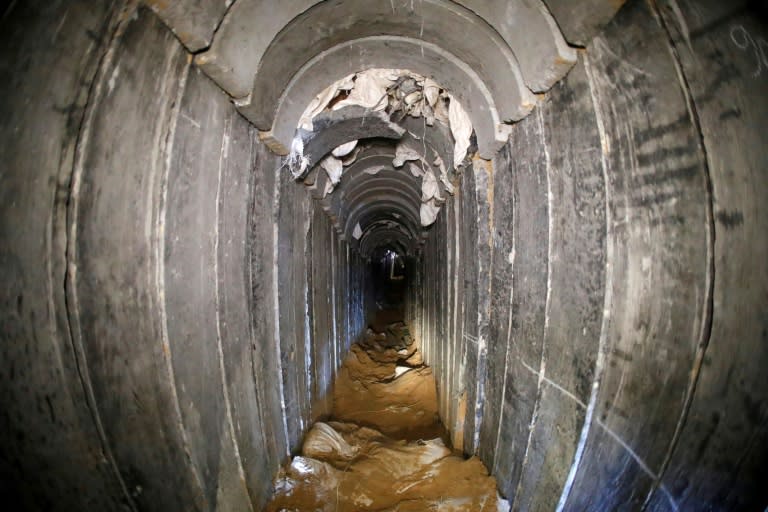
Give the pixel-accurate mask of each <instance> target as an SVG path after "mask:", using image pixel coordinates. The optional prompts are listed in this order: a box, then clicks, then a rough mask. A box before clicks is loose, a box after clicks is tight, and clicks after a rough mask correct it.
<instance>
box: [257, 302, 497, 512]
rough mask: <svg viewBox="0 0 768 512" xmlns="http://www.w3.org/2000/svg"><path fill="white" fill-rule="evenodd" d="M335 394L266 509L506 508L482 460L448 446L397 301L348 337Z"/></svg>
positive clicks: (428, 378)
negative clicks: (355, 337) (358, 337)
mask: <svg viewBox="0 0 768 512" xmlns="http://www.w3.org/2000/svg"><path fill="white" fill-rule="evenodd" d="M333 399H334V404H333V412H332V414H331V418H330V420H329V421H327V422H317V423H315V424H314V426H313V427H312V429H311V430H310V431H309V432H308V433H307V435H306V436H305V438H304V443H303V446H302V449H301V455H299V456H296V457H294V458H293V461H292V462H291V463H290V464H289V465H288V466H286V467H284V468H283V469H282V470H281V471H280V473H279V475H278V477H277V479H276V481H275V494H274V496H273V498H272V500H271V502H270V504H269V505H268V507H267V510H268V511H269V512H281V511H297V512H298V511H323V512H325V511H333V512H336V511H339V512H346V511H349V512H352V511H373V510H376V511H392V512H395V511H397V512H410V511H413V512H416V511H428V510H438V511H487V512H496V511H507V510H509V505H508V504H507V502H506V501H505V500H502V499H500V498H499V497H498V494H497V491H496V480H495V479H494V478H493V477H491V476H489V475H488V471H487V470H486V468H485V466H484V465H483V463H482V462H481V461H480V460H479V459H478V458H477V457H471V458H469V459H465V457H464V456H463V455H462V454H461V453H455V452H453V451H452V450H451V447H450V444H449V443H450V441H449V436H448V433H447V432H446V430H445V428H444V427H443V426H442V424H441V423H440V420H439V417H438V412H437V389H436V385H435V379H434V376H433V374H432V369H431V368H430V367H429V366H427V365H425V364H424V362H423V360H422V357H421V353H420V352H419V350H418V348H417V347H416V344H415V342H414V341H413V339H412V338H411V336H410V334H409V331H408V328H407V326H406V325H405V324H404V323H403V321H402V316H401V315H400V314H399V311H398V310H380V311H379V312H378V314H377V317H376V320H375V321H374V322H373V324H372V325H371V328H369V329H368V331H367V333H366V335H365V337H364V339H363V340H362V341H360V342H359V343H357V344H355V345H353V346H352V349H351V351H350V353H349V355H348V356H347V358H346V360H345V362H344V364H343V366H342V367H341V369H340V370H339V373H338V376H337V378H336V382H335V386H334V394H333Z"/></svg>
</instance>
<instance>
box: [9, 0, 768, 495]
mask: <svg viewBox="0 0 768 512" xmlns="http://www.w3.org/2000/svg"><path fill="white" fill-rule="evenodd" d="M190 1H192V0H190ZM547 4H548V5H550V4H551V5H550V8H551V11H552V13H553V14H555V17H556V18H557V12H558V10H557V9H558V8H556V7H555V6H556V5H559V4H558V3H557V2H555V1H554V0H549V1H548V2H547ZM235 5H237V4H235ZM174 12H175V11H173V10H165V11H162V10H161V16H164V19H166V22H167V21H168V19H170V18H172V17H173V15H174ZM195 12H203V11H195ZM229 12H230V13H232V12H234V8H232V9H230V11H229ZM201 16H202V15H201ZM213 16H224V12H223V10H221V9H218V10H215V14H213ZM203 17H205V16H203ZM558 22H559V23H561V25H562V22H561V21H560V19H558ZM577 22H578V20H574V23H573V24H572V26H571V27H570V28H568V29H564V30H566V35H567V36H568V33H569V32H570V31H571V30H573V33H574V34H581V35H575V36H568V38H569V39H570V38H571V37H578V38H580V40H582V39H583V37H587V36H584V35H583V34H585V33H586V34H587V35H588V37H587V39H583V41H584V42H587V43H588V44H587V47H586V50H585V51H584V52H581V54H580V58H579V62H578V63H577V65H576V67H575V68H574V69H573V70H572V71H571V72H570V74H568V76H567V77H566V79H565V80H563V81H561V82H559V83H558V84H557V85H555V86H554V87H553V89H552V90H551V91H550V92H549V93H548V95H547V97H546V98H545V99H544V100H543V101H542V102H541V103H540V104H539V105H538V106H537V108H536V109H535V110H534V113H533V114H532V115H531V116H529V117H528V118H526V119H525V120H523V121H521V122H520V123H518V124H516V125H514V126H513V127H512V131H511V136H510V139H509V143H508V144H507V145H505V147H504V148H503V149H502V150H501V152H500V153H499V154H498V155H497V156H496V157H495V159H494V161H493V163H492V164H491V163H489V162H486V161H483V160H479V159H478V160H474V161H473V168H472V169H467V170H465V171H464V176H463V179H462V181H461V184H460V189H459V190H458V192H457V195H456V197H455V198H454V199H453V200H451V201H449V202H448V203H447V204H446V205H445V206H444V207H443V210H442V211H441V213H440V215H439V216H438V221H437V222H436V224H435V225H434V226H433V227H432V228H431V229H430V230H429V233H428V238H427V240H426V242H425V244H424V246H423V248H422V250H421V258H420V261H419V262H413V263H416V264H419V265H421V268H420V271H418V272H416V275H414V276H412V277H413V278H412V279H411V278H409V281H410V282H412V283H414V286H413V287H412V288H411V289H410V292H409V293H410V300H409V317H410V318H411V320H412V322H413V323H414V327H415V333H416V335H417V337H418V338H419V341H420V342H421V344H422V347H423V348H424V351H425V355H426V357H427V358H428V359H429V361H430V363H431V364H432V365H433V366H434V367H435V371H436V375H437V377H438V380H439V391H440V408H441V415H442V417H443V419H444V421H445V423H446V425H447V426H448V427H449V429H451V431H452V434H453V438H454V443H455V445H457V446H460V447H462V448H463V450H464V451H465V452H466V453H478V454H479V455H480V456H481V457H482V458H483V460H484V461H485V463H486V464H487V466H488V467H489V469H491V470H492V472H493V473H494V475H495V476H496V477H497V479H498V481H499V484H500V490H501V491H502V493H503V494H504V495H505V496H506V497H508V498H510V499H512V500H514V507H515V509H517V510H529V509H543V510H550V509H556V508H561V509H563V510H585V509H587V510H589V509H606V510H609V509H629V510H639V509H643V508H645V509H646V510H699V509H709V508H711V509H715V510H743V509H761V508H764V507H765V506H766V503H768V491H766V490H765V489H764V488H763V485H762V484H763V482H765V481H766V472H765V469H764V460H765V456H766V453H767V452H768V429H767V427H766V426H767V425H768V384H766V382H765V372H764V368H765V367H766V364H768V348H766V347H768V343H767V342H768V339H766V332H767V331H766V330H767V329H768V326H766V315H765V312H766V311H767V310H768V275H767V274H766V266H765V264H764V261H763V260H764V258H763V257H762V256H763V255H764V254H765V253H766V252H767V251H768V247H767V245H768V236H767V235H766V233H768V213H767V212H766V206H765V201H763V198H764V197H765V195H766V192H767V191H768V174H767V173H766V168H768V161H767V160H768V153H766V151H765V150H764V149H763V139H764V131H765V124H766V121H765V120H766V119H768V100H767V99H766V97H765V94H764V91H765V90H766V87H765V80H766V77H767V76H768V61H766V60H765V50H766V47H765V40H766V35H767V34H768V31H766V27H765V25H764V24H762V23H761V22H759V21H758V19H757V18H756V17H755V16H754V14H753V13H752V12H751V11H749V10H748V9H746V7H744V6H743V5H733V4H729V5H728V6H724V5H722V4H721V2H715V1H711V2H701V1H700V2H689V1H678V2H660V3H659V5H658V7H656V5H655V4H654V5H653V6H649V4H646V3H643V2H641V1H632V2H629V3H628V4H627V5H625V6H624V8H623V9H622V10H621V11H620V12H619V14H618V16H617V17H616V18H615V19H614V20H613V21H612V22H611V23H610V24H608V25H607V26H606V27H605V29H604V30H603V31H602V32H601V33H600V34H599V35H598V36H597V37H596V38H595V39H592V35H594V30H596V28H595V27H596V26H597V25H602V23H599V24H597V25H595V24H591V25H590V26H586V25H585V24H584V23H582V24H581V25H579V23H577ZM0 23H1V24H2V27H3V30H2V31H0V34H2V35H0V38H2V40H3V48H4V50H3V59H2V61H1V62H0V73H1V74H2V75H1V76H2V78H3V83H4V84H5V86H4V94H3V96H2V100H0V112H2V114H3V119H5V122H4V123H3V124H2V126H0V133H1V134H2V140H3V144H2V145H0V162H2V164H1V165H2V173H1V174H0V177H1V179H2V187H0V193H2V201H0V262H1V266H0V275H2V278H3V283H4V286H3V287H2V292H1V293H0V301H1V304H2V306H0V325H1V326H2V329H1V330H0V337H1V340H0V342H1V343H2V345H1V348H0V354H1V358H2V359H1V361H2V365H1V366H0V477H1V478H0V481H1V482H2V483H0V491H1V492H2V493H3V496H4V497H7V499H8V500H16V501H17V502H19V503H21V508H22V509H30V510H38V509H45V510H51V509H61V510H73V509H94V510H126V509H127V510H154V509H161V508H162V509H169V510H178V509H182V510H188V509H192V510H214V509H216V510H248V509H252V510H259V509H260V507H261V506H262V504H263V503H264V501H265V500H266V498H267V497H268V495H269V492H270V481H271V479H272V477H273V476H274V473H275V471H276V470H277V468H278V466H279V464H280V463H282V462H283V461H284V460H285V459H286V458H287V457H288V455H289V454H290V453H291V452H292V450H294V449H295V448H296V446H297V445H298V443H299V442H300V440H301V436H302V435H303V432H304V430H305V429H306V427H307V426H308V424H309V423H310V422H311V421H313V420H315V419H317V418H319V417H322V416H323V415H324V414H326V413H327V411H328V407H329V403H328V400H327V398H328V396H329V395H328V391H329V389H330V388H329V386H330V384H331V382H332V378H333V374H334V372H335V369H336V368H337V367H338V365H339V364H340V361H341V358H342V357H343V356H344V354H345V352H346V349H347V348H348V347H349V344H350V343H351V342H353V341H354V339H355V337H356V335H357V334H358V333H360V332H361V330H363V329H364V327H365V318H364V315H365V311H364V310H365V306H364V305H365V302H366V297H365V295H366V288H367V287H368V286H369V284H368V283H366V278H365V275H366V274H365V263H364V261H363V260H362V258H360V257H359V256H358V255H357V254H356V253H355V252H354V251H353V250H351V249H350V248H349V246H348V244H347V242H346V241H345V240H343V239H342V236H340V235H339V233H338V232H337V231H336V228H335V227H334V225H333V223H332V222H331V220H330V219H329V218H328V216H327V215H326V213H325V211H324V210H323V207H322V203H320V202H314V201H312V199H311V197H310V194H308V193H307V191H306V190H305V188H304V187H299V186H297V185H296V184H295V183H294V182H293V181H292V180H291V179H290V176H289V173H288V172H287V171H286V170H285V169H283V168H282V167H281V161H280V159H278V158H277V157H275V156H274V155H272V154H271V153H269V151H268V150H267V149H266V147H265V146H264V145H263V144H262V143H260V142H259V139H258V134H257V131H256V129H255V128H254V127H253V126H251V125H250V124H249V123H248V122H247V121H246V120H245V119H244V118H243V117H241V116H240V115H239V113H238V112H237V110H236V108H235V107H234V106H232V104H231V102H230V98H229V97H228V96H227V95H226V94H224V93H223V92H222V91H221V90H220V89H219V88H218V87H217V86H216V85H215V84H214V83H213V82H212V81H211V80H209V78H207V77H206V76H205V75H204V74H203V73H202V72H201V71H200V70H199V68H197V67H195V66H194V65H193V64H192V58H191V56H190V54H189V53H187V52H186V51H185V50H184V48H183V47H182V45H181V43H179V41H177V39H176V38H174V36H173V34H172V33H171V32H170V31H169V30H168V29H167V28H166V27H165V26H164V25H162V24H161V22H160V20H159V19H158V18H157V17H156V16H155V15H154V14H153V13H152V12H150V11H149V10H147V9H144V8H141V9H138V10H136V9H135V8H133V7H129V8H126V9H125V10H123V6H122V4H112V3H107V2H104V3H98V2H85V1H83V2H77V1H76V2H44V3H34V2H32V3H23V5H21V3H19V4H15V5H14V6H13V7H12V8H11V9H10V10H9V11H8V12H6V13H5V15H4V17H3V19H2V21H0ZM585 23H586V22H585ZM587 25H589V24H587ZM200 26H201V27H203V28H202V29H201V30H200V31H197V29H195V30H194V31H193V30H192V29H190V34H192V35H195V37H196V38H197V39H196V40H198V41H203V43H201V44H205V41H209V40H210V38H211V37H214V40H215V35H214V34H213V33H212V32H211V30H215V29H211V28H210V27H216V26H218V23H216V24H211V23H205V24H202V25H200ZM205 27H208V28H205ZM585 27H586V28H585ZM590 27H592V28H590ZM580 31H581V32H580ZM177 33H179V31H177ZM206 34H207V35H206ZM179 38H180V39H181V40H182V41H184V42H187V43H189V44H192V43H191V42H190V41H193V40H195V39H194V38H193V37H192V36H190V38H188V39H185V36H184V35H182V34H181V33H179ZM206 38H207V39H206ZM573 42H579V41H576V40H573ZM195 44H197V43H195ZM307 101H309V98H307ZM405 189H406V188H404V190H405ZM361 197H362V196H361ZM347 210H348V208H347V207H346V206H345V207H343V208H340V209H339V211H340V212H342V211H347ZM340 220H343V219H340ZM409 263H411V262H409ZM9 502H12V501H9Z"/></svg>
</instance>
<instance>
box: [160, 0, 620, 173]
mask: <svg viewBox="0 0 768 512" xmlns="http://www.w3.org/2000/svg"><path fill="white" fill-rule="evenodd" d="M147 3H149V4H150V6H152V8H153V9H154V10H155V11H156V12H158V13H159V14H160V16H161V18H163V19H164V21H165V22H166V23H167V24H168V25H169V26H170V27H171V29H173V30H174V32H175V33H176V34H177V36H178V37H179V38H180V39H181V40H182V42H183V43H185V44H187V46H188V47H189V48H190V50H192V51H196V52H198V54H197V56H196V57H195V62H196V64H197V65H198V66H199V67H200V68H201V69H202V70H203V71H204V72H205V73H206V74H207V75H208V76H209V77H210V78H212V79H213V80H214V81H215V82H216V83H217V84H218V85H219V86H220V87H221V88H222V89H224V90H225V91H226V92H227V93H228V94H229V95H230V96H231V97H232V98H233V99H234V100H235V103H236V104H237V105H238V108H239V110H240V112H241V113H242V114H243V115H245V116H246V117H247V118H248V119H249V120H250V121H251V122H253V123H254V125H255V126H256V127H257V128H259V129H260V130H261V131H262V136H263V138H264V140H265V141H266V142H267V144H268V145H269V146H270V148H272V149H273V150H274V151H276V152H278V153H280V154H286V153H287V152H288V150H289V148H290V141H291V139H292V137H293V132H294V130H295V127H296V124H297V122H298V120H299V117H300V115H301V113H302V112H303V110H304V108H305V107H306V105H307V103H308V102H309V100H310V99H311V98H313V97H315V96H316V95H317V94H318V93H319V92H320V91H322V90H323V89H324V88H325V87H327V86H328V85H330V84H331V83H332V82H333V81H335V80H338V79H339V78H341V77H343V76H346V75H349V74H350V73H354V72H359V71H363V70H365V69H370V68H406V67H407V68H408V69H410V70H412V71H414V72H416V73H419V74H421V75H423V76H426V77H430V78H434V79H435V80H436V81H438V82H439V83H441V84H442V85H444V86H445V87H446V88H447V89H448V90H450V91H451V92H452V94H454V95H455V96H456V97H457V98H458V99H459V101H460V102H461V103H462V105H463V106H464V107H465V109H466V110H467V112H468V113H469V115H470V118H471V119H472V124H473V126H474V127H475V130H476V133H477V136H478V146H479V152H480V155H481V156H482V157H484V158H490V157H491V156H493V154H494V153H495V152H496V151H497V150H498V148H499V147H500V146H501V145H502V144H503V143H504V142H505V140H506V137H507V135H508V125H507V123H509V122H514V121H517V120H520V119H521V118H523V117H525V116H526V115H527V114H528V113H529V112H530V111H531V109H532V108H533V106H534V103H535V96H534V93H539V92H545V91H546V90H548V89H549V88H550V87H551V86H552V85H553V84H554V83H556V82H557V81H558V80H559V79H561V78H562V77H563V76H564V75H565V74H566V73H567V72H568V70H569V69H570V68H571V66H572V65H573V63H574V62H575V61H576V53H575V50H574V49H573V47H571V46H569V44H568V42H567V41H566V39H565V38H564V37H563V35H562V33H561V32H560V29H559V28H558V24H561V25H562V24H563V23H565V25H566V26H568V27H569V32H570V34H571V36H570V37H572V38H574V39H573V41H575V42H579V41H581V40H583V39H584V38H585V37H587V36H588V35H589V34H590V33H593V32H596V31H597V30H598V29H599V27H600V25H601V24H602V23H605V22H607V20H609V19H610V17H611V16H612V15H613V13H614V12H615V10H617V9H618V8H619V7H620V5H621V3H622V2H600V1H598V0H582V1H581V2H579V5H580V6H582V9H581V10H582V11H583V12H584V13H586V12H593V13H595V15H594V16H592V18H589V19H590V21H591V24H587V23H581V24H580V23H578V22H577V21H574V18H575V19H576V20H581V19H582V18H583V17H585V16H586V15H585V14H582V13H581V12H580V13H578V14H574V12H573V9H572V8H567V7H566V8H564V7H562V6H561V4H562V2H561V1H560V0H549V2H548V3H547V4H545V3H544V2H542V1H528V0H513V1H506V0H485V1H484V0H464V1H461V2H453V1H450V0H419V1H412V0H406V1H402V0H397V1H395V0H392V1H391V2H384V1H377V0H365V1H360V0H328V1H317V0H293V1H285V2H279V3H277V4H275V3H272V2H259V1H256V0H238V1H237V2H235V3H234V4H233V5H232V6H231V7H230V8H229V9H228V10H227V11H226V12H222V10H221V9H215V8H212V7H210V6H207V5H205V6H204V5H202V4H205V2H200V0H182V1H180V2H175V3H174V4H175V6H174V7H172V8H171V7H168V6H166V5H165V3H164V2H156V1H154V0H148V2H147ZM548 4H552V8H553V11H552V12H559V13H565V14H562V16H567V17H568V20H560V19H555V18H554V17H553V16H552V13H551V12H550V9H549V8H548ZM593 4H594V5H593ZM603 4H611V7H610V8H606V7H605V5H603ZM182 6H185V7H186V8H187V9H186V10H182V8H181V7H182ZM598 7H599V8H598ZM185 13H186V14H185ZM214 30H215V33H214ZM467 34H471V37H467ZM201 50H202V51H201Z"/></svg>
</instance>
